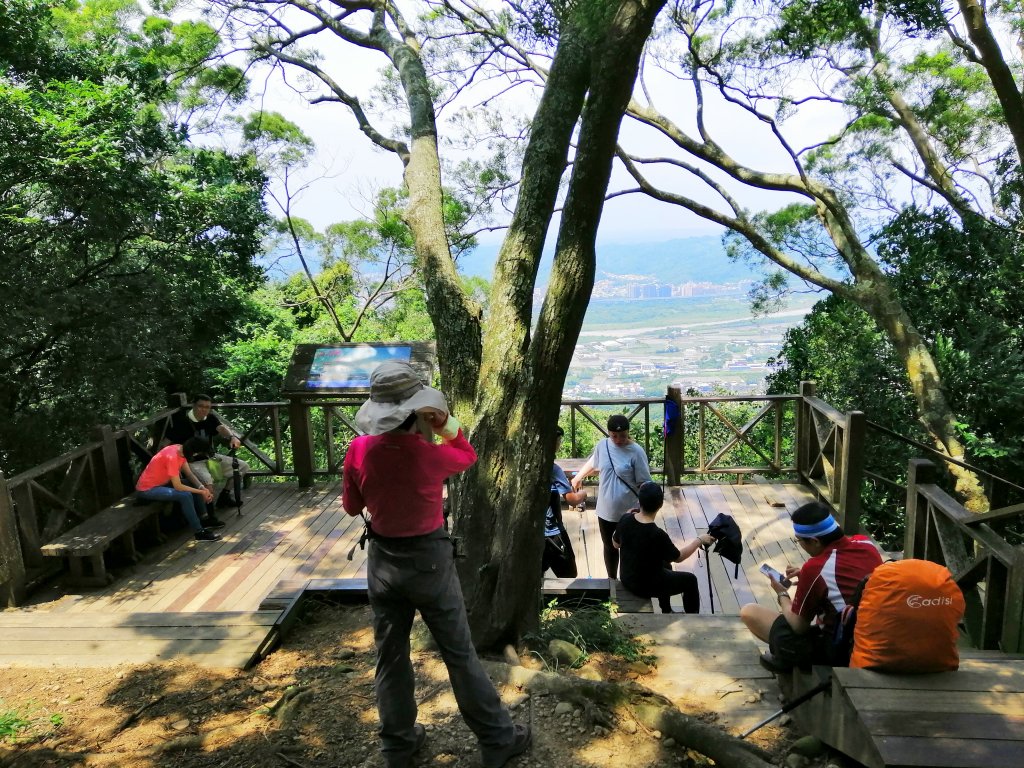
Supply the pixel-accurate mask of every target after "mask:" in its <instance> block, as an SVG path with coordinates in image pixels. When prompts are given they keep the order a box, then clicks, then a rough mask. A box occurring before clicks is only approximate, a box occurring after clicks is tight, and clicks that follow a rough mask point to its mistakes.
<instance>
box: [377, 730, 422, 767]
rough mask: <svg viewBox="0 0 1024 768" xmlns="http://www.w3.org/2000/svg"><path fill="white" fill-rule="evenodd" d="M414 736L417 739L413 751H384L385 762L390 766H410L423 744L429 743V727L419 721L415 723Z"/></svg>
mask: <svg viewBox="0 0 1024 768" xmlns="http://www.w3.org/2000/svg"><path fill="white" fill-rule="evenodd" d="M412 732H413V737H414V738H415V739H416V743H415V744H414V745H413V748H412V751H411V752H402V753H399V754H396V753H394V752H391V753H387V752H385V753H384V762H385V763H386V764H387V766H388V768H408V767H409V766H411V765H412V758H413V755H415V754H416V753H417V752H419V751H420V750H421V749H423V745H424V744H426V743H427V729H426V728H424V727H423V726H422V725H420V724H419V723H415V724H414V725H413V727H412Z"/></svg>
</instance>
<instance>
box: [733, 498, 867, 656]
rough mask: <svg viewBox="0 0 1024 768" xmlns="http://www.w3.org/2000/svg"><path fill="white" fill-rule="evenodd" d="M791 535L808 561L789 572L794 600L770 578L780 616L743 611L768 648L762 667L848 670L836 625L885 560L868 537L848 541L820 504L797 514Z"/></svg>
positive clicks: (752, 607)
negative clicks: (826, 667) (793, 586)
mask: <svg viewBox="0 0 1024 768" xmlns="http://www.w3.org/2000/svg"><path fill="white" fill-rule="evenodd" d="M793 532H794V533H795V534H796V541H797V544H799V545H800V547H801V549H803V550H804V552H806V553H807V554H808V555H810V559H809V560H808V561H807V562H805V563H804V564H803V565H802V566H800V567H799V568H797V567H794V566H788V567H787V568H786V578H788V579H793V580H795V581H796V596H795V597H792V598H791V597H790V596H789V590H788V589H787V588H786V587H785V586H783V585H782V584H781V583H780V582H779V581H777V580H776V579H773V578H771V577H769V582H770V583H771V587H772V590H773V591H774V592H775V593H776V595H778V601H779V608H780V609H781V610H780V611H775V610H774V609H771V608H766V607H765V606H763V605H758V604H757V603H748V604H747V605H744V606H743V607H742V608H741V609H740V619H742V621H743V623H744V624H745V625H746V627H747V629H749V630H750V631H751V632H752V633H753V634H754V636H755V637H757V638H758V639H759V640H761V641H763V642H766V643H768V648H769V651H768V653H763V654H761V663H762V665H764V666H765V667H767V668H768V669H770V670H772V671H773V672H788V671H790V670H792V669H793V667H796V666H799V667H801V668H809V667H810V666H811V665H813V664H822V665H826V666H846V665H847V664H848V657H847V656H846V654H848V652H849V649H848V648H844V647H843V645H842V644H837V643H836V642H835V638H836V629H837V625H838V623H839V620H840V617H841V616H842V615H843V611H844V610H845V609H846V607H847V605H849V604H850V601H851V599H852V598H853V595H854V593H855V592H856V590H857V587H858V585H859V584H860V583H861V581H862V580H863V579H864V577H865V576H867V575H868V574H869V573H871V572H872V571H873V570H875V568H876V567H878V566H879V565H881V564H882V557H881V555H880V554H879V553H878V549H877V548H876V547H875V545H874V543H873V542H872V541H871V539H869V538H868V537H867V536H847V535H845V534H844V533H843V529H842V528H841V527H840V526H839V523H838V522H836V519H835V518H834V517H832V511H831V510H830V509H829V507H828V506H827V505H825V504H822V503H821V502H820V501H814V502H811V503H810V504H804V505H803V506H802V507H800V508H799V509H797V510H796V511H795V512H794V513H793Z"/></svg>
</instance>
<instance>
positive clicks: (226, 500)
mask: <svg viewBox="0 0 1024 768" xmlns="http://www.w3.org/2000/svg"><path fill="white" fill-rule="evenodd" d="M216 506H217V509H228V508H230V507H233V506H235V499H234V497H233V496H232V495H231V492H230V491H221V492H220V496H218V497H217V504H216Z"/></svg>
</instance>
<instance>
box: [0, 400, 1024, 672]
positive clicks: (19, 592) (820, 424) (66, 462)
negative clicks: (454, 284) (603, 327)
mask: <svg viewBox="0 0 1024 768" xmlns="http://www.w3.org/2000/svg"><path fill="white" fill-rule="evenodd" d="M668 397H669V398H671V399H672V400H673V401H674V402H675V404H676V406H677V409H678V417H677V418H674V419H669V426H670V429H669V430H668V434H665V433H664V432H663V430H662V426H663V424H664V423H665V413H666V398H638V399H623V400H568V401H565V402H563V403H562V405H563V407H564V408H565V409H567V414H566V416H564V417H563V422H562V423H563V424H566V419H567V421H568V423H567V427H568V429H567V432H568V433H569V434H568V438H569V439H568V440H567V441H566V443H567V445H566V447H567V448H569V449H570V450H571V451H572V454H571V455H572V456H577V457H578V456H583V455H585V454H586V452H587V451H589V450H590V446H591V445H592V444H593V443H594V442H596V440H597V439H600V437H602V436H604V435H606V434H607V432H606V427H605V425H606V423H607V418H608V416H609V415H610V414H611V413H625V415H627V416H628V417H629V418H630V419H631V421H632V422H633V425H634V432H633V435H634V438H635V439H636V440H637V441H638V442H640V443H641V445H643V447H644V449H645V451H646V452H647V454H648V456H649V457H650V458H651V462H652V464H653V465H655V468H656V469H658V470H659V471H663V472H664V474H665V478H666V481H667V482H668V483H669V484H678V483H680V482H682V481H684V478H696V477H700V478H701V479H705V480H706V479H712V480H716V479H717V478H718V477H727V476H732V477H735V478H736V479H737V480H738V481H742V479H743V478H744V477H746V476H747V475H749V474H751V473H766V474H775V475H780V474H795V475H796V476H797V477H799V478H800V480H801V481H802V482H805V483H807V484H808V485H810V486H811V487H812V488H814V489H815V491H816V492H817V494H818V495H819V497H820V498H821V499H822V500H824V501H826V502H827V503H829V504H830V505H831V506H832V507H833V509H835V511H836V515H837V518H838V519H839V521H840V524H841V525H842V526H843V527H844V529H845V530H847V531H855V530H857V528H858V519H857V517H858V514H859V509H860V497H859V490H860V486H861V480H862V478H863V452H864V431H865V420H864V417H863V414H860V413H859V412H852V413H841V412H840V411H837V410H836V409H834V408H832V407H831V406H830V405H828V404H827V403H825V402H823V401H822V400H820V399H818V398H817V397H815V394H814V388H813V385H811V384H806V383H805V384H803V385H802V387H801V392H800V394H798V395H779V396H759V397H683V396H681V395H680V393H679V391H678V389H674V388H673V389H670V390H669V392H668ZM182 405H184V400H183V398H181V397H176V398H174V399H173V401H172V403H171V407H169V408H167V409H164V410H162V411H160V412H158V413H156V414H154V415H152V416H150V417H149V418H147V419H144V420H142V421H139V422H136V423H134V424H129V425H127V426H125V427H122V428H121V429H117V430H114V429H111V428H109V427H103V428H100V429H98V430H97V432H96V435H95V438H96V439H95V440H94V441H93V442H90V443H88V444H86V445H83V446H81V447H80V448H77V449H75V450H74V451H70V452H68V453H66V454H64V455H63V456H60V457H58V458H56V459H53V460H51V461H49V462H47V463H45V464H43V465H40V466H38V467H35V468H34V469H32V470H29V471H27V472H23V473H21V474H20V475H17V476H15V477H13V478H10V479H9V480H6V481H5V480H4V478H3V477H2V476H0V605H3V604H15V603H17V602H19V601H20V600H21V599H22V597H23V595H24V593H25V590H26V587H27V586H29V585H30V584H31V583H32V582H33V581H36V580H39V579H40V578H43V577H44V576H45V575H46V574H47V572H48V571H47V569H48V568H51V569H52V568H53V567H55V565H56V564H51V563H48V562H47V561H46V560H44V558H42V557H41V556H40V552H39V548H40V546H42V545H43V544H45V543H47V542H48V541H49V540H51V539H52V538H54V537H55V536H57V535H59V534H60V533H62V532H63V531H64V530H66V529H67V528H68V527H70V526H72V525H74V524H76V523H77V522H78V521H80V520H83V519H86V518H88V517H89V516H91V515H92V514H94V513H95V512H97V511H98V510H100V509H103V508H104V507H106V506H109V505H110V504H111V503H113V502H114V501H116V500H117V499H119V498H121V497H122V496H124V495H125V494H127V493H129V492H130V491H131V489H132V487H133V482H134V478H135V477H136V476H137V474H138V471H139V469H140V468H141V466H142V464H143V463H144V462H145V461H147V460H148V458H149V457H150V455H151V454H152V451H153V450H154V448H155V447H156V446H159V445H160V443H161V440H162V439H163V436H164V434H165V432H166V430H167V427H168V425H169V422H170V419H171V416H172V415H173V414H174V413H175V412H176V411H177V410H178V409H179V408H180V407H181V406H182ZM359 405H360V402H358V401H355V400H351V399H349V400H346V399H343V398H335V399H330V398H311V399H309V400H305V399H298V400H293V401H291V402H265V403H229V404H225V405H220V406H218V408H217V410H218V412H219V413H220V414H221V416H222V417H224V418H225V419H226V420H227V421H229V422H230V423H231V426H232V428H233V429H234V430H235V431H236V432H237V433H238V434H240V435H241V436H242V438H243V444H244V448H243V449H241V452H240V455H241V456H242V457H243V458H245V459H246V460H247V461H249V463H250V465H251V467H252V473H251V474H252V475H254V476H260V475H262V476H266V477H273V478H296V479H298V481H299V483H300V485H303V486H306V485H310V484H312V482H313V480H314V477H319V476H335V475H337V474H340V465H341V463H342V460H343V457H344V452H345V448H346V446H347V444H348V442H349V441H350V440H351V438H352V437H354V436H355V435H356V434H358V430H357V428H356V426H355V423H354V416H355V411H356V409H357V408H358V406H359ZM674 411H675V409H671V410H670V413H671V412H674ZM659 463H663V464H664V466H663V467H658V466H657V465H658V464H659ZM930 467H931V465H930V464H928V463H927V462H924V461H915V462H911V472H910V480H909V482H908V488H907V493H906V499H907V502H906V504H907V509H906V532H907V533H906V555H907V556H908V557H922V558H926V559H929V560H934V561H936V562H941V563H943V564H945V565H947V567H949V568H950V570H951V571H953V573H954V574H955V575H956V577H957V580H958V582H959V583H960V584H961V586H962V587H963V589H964V592H965V595H967V596H968V605H969V612H968V625H969V627H970V630H971V635H972V637H973V638H974V640H975V642H976V643H977V644H978V646H979V647H982V648H993V647H1001V648H1003V649H1004V650H1015V651H1016V652H1024V638H1022V629H1021V625H1022V622H1024V613H1022V611H1024V609H1022V606H1024V551H1022V548H1021V547H1020V546H1017V545H1014V544H1011V543H1010V542H1009V541H1008V540H1007V537H1006V536H1004V535H1003V534H1005V533H1006V532H1007V526H1014V525H1016V526H1017V527H1018V529H1019V530H1018V533H1020V531H1024V520H1022V518H1024V505H1020V504H1018V505H1015V506H1010V507H1006V508H1004V509H999V510H995V511H993V512H990V513H987V514H985V515H973V514H971V513H969V512H967V511H966V510H965V509H964V508H963V507H962V506H960V505H959V504H957V502H956V501H955V500H953V499H952V497H950V496H949V495H948V494H946V493H945V492H944V491H943V490H942V489H941V488H939V487H938V486H937V485H936V484H935V482H934V477H931V479H929V478H930V476H929V475H928V474H927V472H933V474H934V472H935V471H934V470H933V469H930Z"/></svg>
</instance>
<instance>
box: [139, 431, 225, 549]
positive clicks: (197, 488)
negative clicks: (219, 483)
mask: <svg viewBox="0 0 1024 768" xmlns="http://www.w3.org/2000/svg"><path fill="white" fill-rule="evenodd" d="M209 451H210V441H209V440H207V439H206V438H205V437H192V438H189V439H188V440H186V441H185V442H184V444H182V445H168V446H167V447H166V448H163V449H161V450H160V451H158V452H157V454H156V455H155V456H154V457H153V458H152V459H150V460H149V464H147V465H146V468H145V469H144V470H142V474H141V475H139V480H138V482H137V483H136V484H135V495H136V496H137V497H138V498H140V499H150V500H152V501H173V502H175V503H177V505H178V506H179V507H180V509H181V512H182V514H183V515H185V519H186V520H187V521H188V524H189V526H190V527H191V528H192V531H193V532H194V533H195V537H196V539H197V540H198V541H217V540H218V539H220V536H218V535H217V534H216V533H215V532H214V531H212V530H210V529H209V528H207V527H204V526H203V524H202V523H201V522H200V518H201V517H205V516H206V505H207V503H209V502H212V501H213V494H212V493H211V492H210V491H209V490H207V488H206V487H205V486H203V485H202V484H201V483H200V482H199V481H198V480H197V479H196V477H195V475H193V474H192V470H191V469H189V466H188V465H189V462H191V461H198V460H199V459H200V458H201V457H203V456H207V455H208V454H209ZM182 473H184V474H185V476H186V478H187V479H188V480H189V482H190V483H192V484H193V485H186V484H185V483H183V482H182V481H181V475H182ZM193 486H194V487H193ZM220 525H223V523H220Z"/></svg>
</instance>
